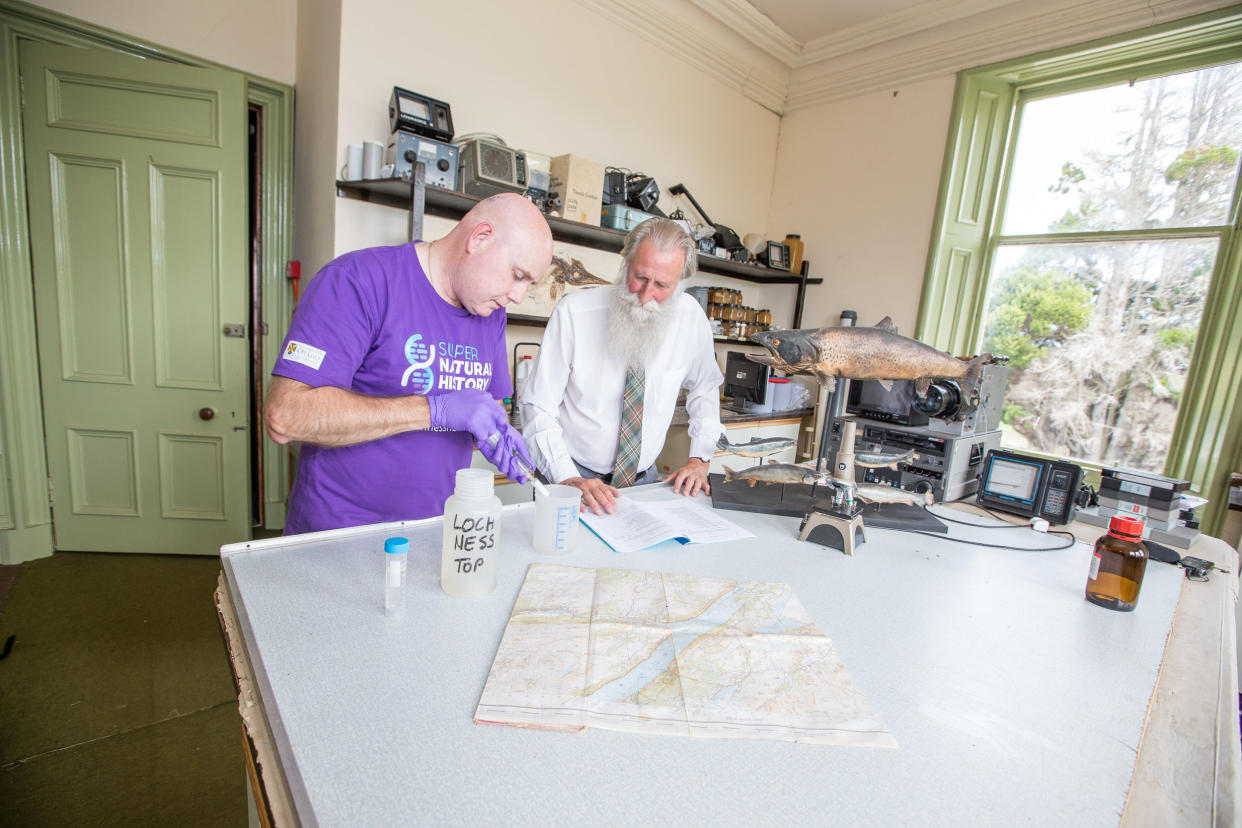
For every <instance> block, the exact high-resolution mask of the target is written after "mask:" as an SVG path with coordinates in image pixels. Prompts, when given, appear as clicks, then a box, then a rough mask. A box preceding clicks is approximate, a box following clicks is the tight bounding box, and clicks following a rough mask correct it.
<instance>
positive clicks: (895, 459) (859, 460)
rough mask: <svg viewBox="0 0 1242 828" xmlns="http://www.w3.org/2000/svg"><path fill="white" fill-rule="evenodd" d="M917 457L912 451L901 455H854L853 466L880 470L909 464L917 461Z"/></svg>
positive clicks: (916, 453)
mask: <svg viewBox="0 0 1242 828" xmlns="http://www.w3.org/2000/svg"><path fill="white" fill-rule="evenodd" d="M918 456H919V454H918V452H917V451H914V450H913V449H911V450H910V451H907V452H904V453H903V454H855V455H854V465H855V466H862V467H863V468H864V469H882V468H884V467H885V466H895V465H897V464H898V463H906V462H909V461H911V460H914V459H917V458H918Z"/></svg>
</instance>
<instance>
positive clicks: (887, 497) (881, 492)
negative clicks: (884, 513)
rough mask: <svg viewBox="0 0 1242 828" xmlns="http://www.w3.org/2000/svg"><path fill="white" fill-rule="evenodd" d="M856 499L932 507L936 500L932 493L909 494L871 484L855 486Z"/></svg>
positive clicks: (889, 487)
mask: <svg viewBox="0 0 1242 828" xmlns="http://www.w3.org/2000/svg"><path fill="white" fill-rule="evenodd" d="M854 497H856V498H858V499H859V500H861V501H863V502H864V503H909V504H910V505H911V506H930V505H931V504H932V503H934V502H935V500H936V498H935V496H934V495H932V493H931V492H908V491H906V490H905V489H898V488H897V487H896V486H872V485H869V484H868V485H862V486H855V487H854Z"/></svg>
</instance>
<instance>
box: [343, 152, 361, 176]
mask: <svg viewBox="0 0 1242 828" xmlns="http://www.w3.org/2000/svg"><path fill="white" fill-rule="evenodd" d="M341 178H342V179H343V180H345V181H357V180H359V179H360V178H362V144H350V145H348V146H347V147H345V166H343V167H341Z"/></svg>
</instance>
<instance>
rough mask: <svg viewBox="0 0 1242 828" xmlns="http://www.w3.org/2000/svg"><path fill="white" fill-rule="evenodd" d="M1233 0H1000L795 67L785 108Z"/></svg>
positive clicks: (1068, 42) (1150, 22) (1064, 43)
mask: <svg viewBox="0 0 1242 828" xmlns="http://www.w3.org/2000/svg"><path fill="white" fill-rule="evenodd" d="M1228 5H1230V2H1228V0H1226V2H1221V0H1152V2H1136V1H1135V0H1075V2H1063V3H1017V4H1006V5H1003V6H1000V5H997V6H996V8H995V9H994V10H992V11H990V12H987V11H985V12H982V13H979V14H978V15H976V16H973V17H971V18H967V19H963V21H962V22H961V23H959V24H955V25H952V26H945V27H941V28H938V29H935V28H932V29H924V30H922V31H912V32H909V33H907V34H905V35H902V36H901V37H899V38H896V39H893V40H890V41H885V42H881V43H876V44H872V45H869V46H867V47H864V48H859V49H855V50H851V51H848V52H842V53H840V54H838V55H837V56H834V57H826V58H822V59H820V60H817V61H816V62H814V63H808V64H806V65H804V66H800V67H798V68H795V69H794V70H793V71H792V72H791V73H790V82H789V92H788V96H787V97H786V100H785V108H784V110H783V113H788V112H792V111H795V110H798V109H802V108H805V107H809V106H816V105H818V104H822V103H827V102H828V101H832V100H837V99H840V98H845V97H850V96H853V95H861V94H865V93H868V92H876V91H880V90H884V89H892V88H894V87H896V86H899V85H902V84H909V83H915V82H918V81H922V80H929V79H931V78H935V77H943V76H945V75H952V74H954V73H956V72H958V71H960V70H962V69H967V68H970V67H972V66H983V65H986V64H988V63H995V62H998V61H1002V60H1008V59H1010V58H1015V57H1020V56H1022V55H1028V54H1033V53H1035V52H1040V51H1044V50H1047V49H1055V48H1058V47H1061V46H1069V45H1072V44H1075V43H1082V42H1084V41H1086V40H1094V39H1096V38H1101V37H1107V36H1110V35H1114V34H1120V33H1122V32H1126V31H1133V30H1135V29H1141V28H1144V27H1146V26H1152V25H1156V24H1159V23H1164V22H1168V21H1171V20H1176V19H1178V18H1182V17H1189V16H1191V15H1195V14H1200V13H1202V12H1207V11H1212V10H1214V9H1219V8H1223V7H1225V6H1228Z"/></svg>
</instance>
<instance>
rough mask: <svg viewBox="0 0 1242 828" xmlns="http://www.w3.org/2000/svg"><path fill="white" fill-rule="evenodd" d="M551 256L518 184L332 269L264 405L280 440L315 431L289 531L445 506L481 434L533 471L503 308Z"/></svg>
mask: <svg viewBox="0 0 1242 828" xmlns="http://www.w3.org/2000/svg"><path fill="white" fill-rule="evenodd" d="M551 259H552V234H551V232H550V231H549V229H548V223H547V221H546V220H545V219H544V217H543V215H542V214H541V213H540V212H539V211H538V210H537V209H536V208H535V207H534V205H532V204H531V203H530V202H529V201H527V200H526V199H524V198H522V197H521V196H518V195H512V194H506V195H499V196H493V197H492V198H488V199H485V200H483V201H481V202H479V204H478V205H476V206H475V207H474V209H472V210H471V211H470V212H469V213H467V214H466V215H465V216H464V217H463V218H462V220H461V221H460V222H459V223H458V224H457V226H456V227H454V228H453V229H452V230H451V231H450V232H449V233H448V235H446V236H445V237H444V238H441V239H437V240H436V241H432V242H424V241H419V242H411V243H409V244H403V245H398V246H396V247H375V248H370V249H367V250H359V251H356V252H353V253H347V254H345V255H344V256H341V257H340V258H338V259H336V260H335V261H332V262H330V263H329V264H328V265H326V266H325V267H324V268H323V269H322V270H320V271H319V273H318V274H317V275H316V276H315V278H314V279H313V280H312V281H311V283H310V286H309V287H308V288H307V290H306V294H305V295H304V296H303V297H302V300H301V303H300V304H299V305H298V309H297V313H295V314H294V317H293V321H292V323H291V324H290V326H289V335H288V337H287V338H286V339H285V344H284V348H282V349H281V355H280V357H279V358H278V359H277V360H276V365H275V367H274V368H273V369H272V375H273V377H272V383H271V385H270V387H269V389H268V393H267V400H266V405H265V409H264V415H265V417H264V418H265V420H266V423H267V433H268V435H269V436H270V437H271V438H272V439H273V440H275V441H276V442H278V443H288V442H291V441H295V440H296V441H300V442H302V443H303V444H304V445H303V446H302V450H301V454H300V455H299V458H298V474H297V479H296V481H295V482H294V484H293V491H292V492H291V493H290V495H289V515H288V518H287V519H286V522H285V534H286V535H291V534H297V533H301V532H317V531H320V530H324V529H337V528H341V527H344V526H359V525H364V524H370V523H379V522H385V521H392V520H405V519H414V518H422V517H430V516H433V515H440V514H443V512H444V501H445V499H446V498H447V497H448V496H449V495H451V494H452V493H453V485H454V475H455V473H456V471H457V470H458V469H460V468H465V467H466V466H469V465H470V454H471V450H472V449H471V446H472V444H473V445H477V446H478V448H479V450H480V451H481V452H482V453H483V455H484V456H485V457H486V458H487V459H488V460H489V461H491V462H492V463H493V464H495V466H496V467H497V468H499V469H500V470H501V471H502V472H504V473H505V474H506V475H508V476H509V478H510V479H512V480H516V481H519V482H525V476H524V475H523V473H522V472H521V469H520V468H519V467H518V465H517V462H516V461H515V459H514V455H515V454H516V453H520V454H522V455H523V457H525V458H526V459H527V462H529V457H528V456H527V455H526V447H525V445H524V444H523V443H522V438H521V436H520V435H519V434H518V433H517V432H516V431H514V430H513V429H512V428H511V427H510V426H509V423H508V420H507V418H506V417H505V414H504V409H503V408H502V407H501V405H499V404H498V402H497V401H498V400H501V399H503V398H504V397H506V396H509V395H510V394H512V393H513V386H512V381H511V379H510V377H509V372H508V370H507V367H506V366H507V364H508V362H507V358H506V353H507V351H506V348H505V313H504V307H505V305H508V304H509V303H510V302H520V301H522V297H523V296H525V294H526V289H527V287H529V286H530V284H531V282H533V281H534V280H536V279H538V278H539V277H540V276H541V275H542V274H543V273H544V271H546V270H547V268H548V265H549V264H550V262H551ZM497 311H499V312H497ZM493 435H496V436H497V440H496V441H495V445H494V446H493V445H489V443H488V439H489V438H490V437H492V436H493Z"/></svg>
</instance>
